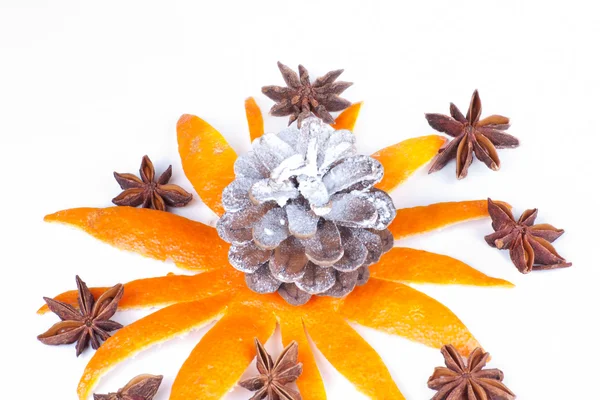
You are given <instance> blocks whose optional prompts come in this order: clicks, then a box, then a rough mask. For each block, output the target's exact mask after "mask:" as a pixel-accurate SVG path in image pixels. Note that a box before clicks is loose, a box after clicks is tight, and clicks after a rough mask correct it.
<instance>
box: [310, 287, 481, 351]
mask: <svg viewBox="0 0 600 400" xmlns="http://www.w3.org/2000/svg"><path fill="white" fill-rule="evenodd" d="M340 311H341V313H342V315H344V316H345V317H346V318H348V319H349V320H351V321H354V322H357V323H359V324H360V325H364V326H367V327H369V328H374V329H378V330H380V331H384V332H387V333H392V334H395V335H399V336H402V337H405V338H407V339H410V340H413V341H416V342H419V343H423V344H425V345H427V346H430V347H434V348H440V347H442V346H443V345H445V344H453V345H454V346H455V347H456V348H457V349H458V350H459V351H460V353H461V354H462V355H464V356H468V355H469V353H470V352H471V351H473V349H475V348H476V347H479V344H478V343H477V340H475V338H474V337H473V335H472V334H471V333H470V332H469V330H468V329H467V327H466V326H465V325H464V324H463V323H462V322H461V321H460V319H458V317H457V316H456V315H454V313H452V311H450V310H449V309H448V308H447V307H446V306H444V305H443V304H441V303H439V302H438V301H437V300H434V299H432V298H431V297H429V296H427V295H425V294H423V293H421V292H419V291H418V290H415V289H413V288H411V287H409V286H406V285H403V284H401V283H395V282H388V281H382V280H379V279H375V278H372V279H369V282H368V283H367V284H366V285H364V286H361V287H359V288H356V289H354V292H353V293H352V296H348V297H346V299H345V301H344V304H343V305H342V307H341V308H340ZM309 332H310V330H309ZM311 335H312V334H311Z"/></svg>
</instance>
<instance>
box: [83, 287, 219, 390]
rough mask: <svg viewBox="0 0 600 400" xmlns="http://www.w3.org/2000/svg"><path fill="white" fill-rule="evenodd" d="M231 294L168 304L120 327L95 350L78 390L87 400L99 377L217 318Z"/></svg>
mask: <svg viewBox="0 0 600 400" xmlns="http://www.w3.org/2000/svg"><path fill="white" fill-rule="evenodd" d="M230 301H231V297H230V296H226V295H223V296H216V297H212V298H209V299H205V300H202V301H194V302H189V303H179V304H174V305H172V306H168V307H166V308H163V309H162V310H159V311H157V312H155V313H153V314H150V315H148V316H147V317H144V318H142V319H140V320H138V321H136V322H134V323H132V324H131V325H127V326H125V327H124V328H122V329H120V330H119V331H117V332H116V333H115V334H114V335H113V336H112V337H111V338H109V339H108V340H107V341H106V342H104V344H103V345H102V346H101V347H100V348H99V349H98V350H97V351H96V353H95V354H94V356H93V357H92V359H91V360H90V362H89V363H88V365H87V366H86V367H85V371H84V372H83V375H82V377H81V380H80V381H79V386H78V388H77V393H78V395H79V399H80V400H86V399H87V398H88V397H89V396H90V394H91V392H92V390H93V388H94V386H95V385H96V384H97V383H98V380H99V379H100V378H101V377H102V376H104V375H105V374H106V373H107V372H108V371H109V370H110V369H111V368H113V367H114V366H115V365H117V364H118V363H120V362H121V361H124V360H125V359H127V358H129V357H131V356H133V355H134V354H137V353H139V352H140V351H142V350H144V349H146V348H148V347H150V346H152V345H155V344H157V343H160V342H164V341H166V340H168V339H171V338H173V337H176V336H179V335H181V334H183V333H186V332H189V331H190V330H192V329H194V328H199V327H201V326H203V325H206V324H207V323H209V322H211V321H213V320H214V319H216V318H218V316H219V314H221V313H222V312H223V311H224V309H225V307H226V306H227V303H229V302H230Z"/></svg>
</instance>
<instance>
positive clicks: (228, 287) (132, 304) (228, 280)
mask: <svg viewBox="0 0 600 400" xmlns="http://www.w3.org/2000/svg"><path fill="white" fill-rule="evenodd" d="M243 278H244V275H243V274H242V273H240V272H237V271H235V270H233V268H225V269H220V270H215V271H210V272H205V273H202V274H198V275H193V276H187V275H168V276H160V277H156V278H147V279H138V280H135V281H131V282H129V283H126V284H125V285H124V287H125V293H124V294H123V297H122V298H121V300H120V301H119V311H122V310H127V309H132V308H146V307H158V306H165V305H169V304H174V303H182V302H188V301H197V300H202V299H205V298H208V297H212V296H215V295H218V294H220V293H223V292H230V291H234V290H239V289H240V288H242V287H244V286H245V285H244V279H243ZM108 289H109V288H91V289H90V291H91V292H92V294H93V295H94V298H96V299H97V298H98V297H99V296H100V295H101V294H102V293H104V292H105V291H106V290H108ZM77 297H78V292H77V291H76V290H71V291H68V292H64V293H62V294H59V295H58V296H56V297H55V298H54V300H58V301H61V302H63V303H67V304H70V305H72V306H73V307H76V308H77V307H78V302H77ZM48 311H49V308H48V306H47V305H44V306H43V307H41V308H40V309H39V310H38V314H44V313H46V312H48Z"/></svg>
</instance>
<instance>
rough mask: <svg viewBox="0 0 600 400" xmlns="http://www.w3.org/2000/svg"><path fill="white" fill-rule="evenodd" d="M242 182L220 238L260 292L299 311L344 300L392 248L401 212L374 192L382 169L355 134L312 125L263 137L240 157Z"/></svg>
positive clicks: (227, 203) (232, 192)
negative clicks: (361, 150) (322, 299)
mask: <svg viewBox="0 0 600 400" xmlns="http://www.w3.org/2000/svg"><path fill="white" fill-rule="evenodd" d="M235 175H236V179H235V180H234V181H233V182H232V183H231V184H230V185H229V186H227V187H226V188H225V190H224V191H223V207H224V208H225V210H226V213H225V214H224V215H223V216H222V217H221V219H220V220H219V222H218V223H217V230H218V232H219V235H220V236H221V238H223V240H225V241H227V242H229V243H231V244H232V245H231V248H230V250H229V261H230V262H231V265H232V266H233V267H234V268H236V269H238V270H240V271H242V272H245V273H246V283H247V284H248V287H249V288H250V289H252V290H253V291H255V292H258V293H273V292H275V291H278V292H279V294H280V295H281V296H282V297H283V298H284V299H285V300H286V301H288V302H289V303H290V304H294V305H300V304H304V303H306V302H307V301H308V300H309V299H310V297H311V295H313V294H317V295H322V296H333V297H342V296H345V295H346V294H348V293H350V292H351V291H352V290H353V289H354V287H355V286H356V285H361V284H364V283H365V282H366V281H367V280H368V279H369V269H368V266H369V265H371V264H373V263H375V262H377V261H378V260H379V258H380V257H381V255H382V254H383V253H385V252H387V251H389V250H390V249H391V248H392V246H393V241H394V239H393V237H392V235H391V233H390V232H389V231H388V230H387V226H388V225H389V224H390V223H391V222H392V220H393V219H394V217H395V215H396V208H395V207H394V204H393V202H392V199H391V198H390V197H389V196H388V194H387V193H385V192H383V191H381V190H379V189H375V188H373V185H374V184H376V183H377V182H379V181H380V180H381V178H382V177H383V166H382V165H381V164H380V163H379V161H377V160H375V159H374V158H371V157H369V156H365V155H358V154H356V148H355V145H354V135H353V134H352V132H350V131H347V130H339V131H336V130H334V129H333V128H332V127H331V126H329V125H327V124H325V123H323V122H322V121H321V120H319V119H318V118H314V117H311V118H307V119H306V120H304V122H303V123H302V126H301V128H300V129H298V128H297V127H296V126H295V125H294V126H291V127H289V128H287V129H286V130H284V131H282V132H280V133H279V134H277V135H275V134H265V135H263V136H262V137H260V138H258V139H256V140H255V141H254V142H253V143H252V150H251V151H250V152H248V153H247V154H245V155H243V156H241V157H239V158H238V159H237V161H236V163H235Z"/></svg>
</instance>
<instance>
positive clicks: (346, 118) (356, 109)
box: [331, 101, 362, 131]
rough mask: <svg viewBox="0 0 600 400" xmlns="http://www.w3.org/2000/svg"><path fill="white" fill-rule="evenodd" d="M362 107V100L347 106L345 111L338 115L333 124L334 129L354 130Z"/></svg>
mask: <svg viewBox="0 0 600 400" xmlns="http://www.w3.org/2000/svg"><path fill="white" fill-rule="evenodd" d="M361 107H362V101H361V102H358V103H354V104H352V105H351V106H350V107H348V108H346V109H345V110H344V111H342V112H341V113H340V115H338V117H337V118H336V119H335V121H334V122H333V124H331V126H332V127H333V129H336V130H340V129H347V130H349V131H354V125H355V124H356V120H357V119H358V114H359V113H360V108H361Z"/></svg>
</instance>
